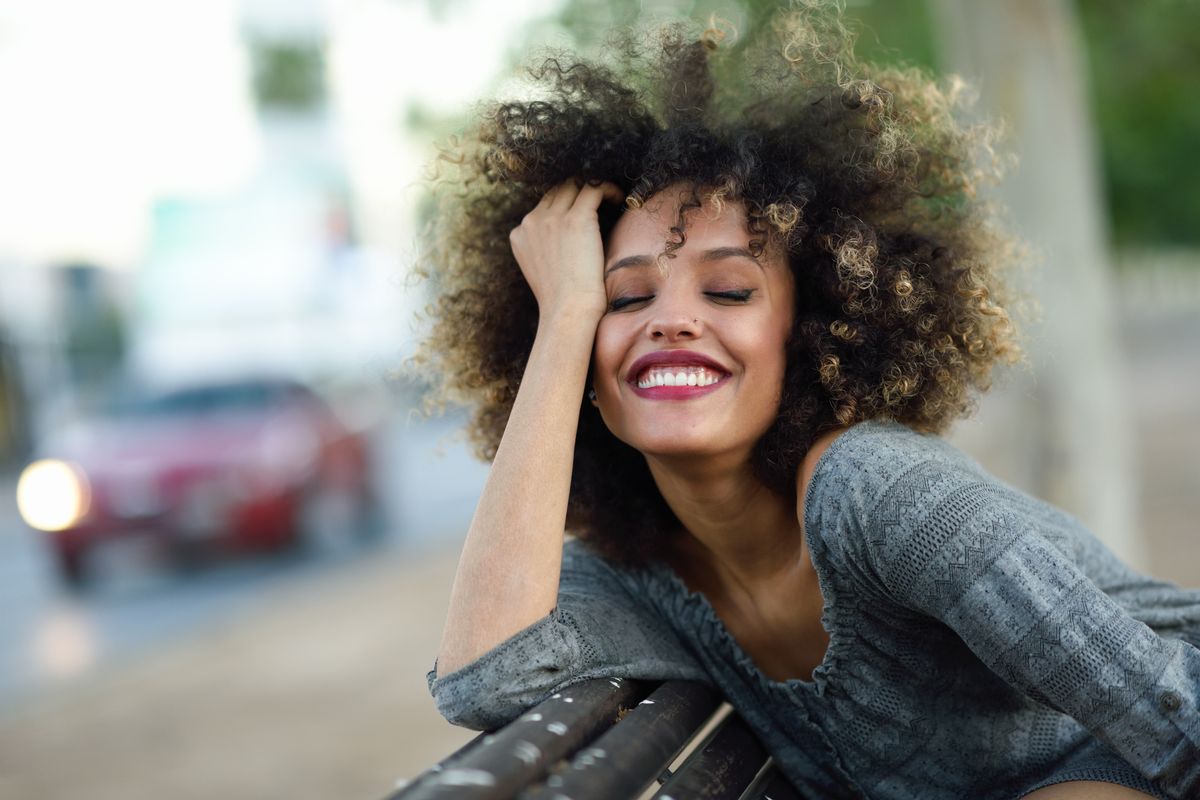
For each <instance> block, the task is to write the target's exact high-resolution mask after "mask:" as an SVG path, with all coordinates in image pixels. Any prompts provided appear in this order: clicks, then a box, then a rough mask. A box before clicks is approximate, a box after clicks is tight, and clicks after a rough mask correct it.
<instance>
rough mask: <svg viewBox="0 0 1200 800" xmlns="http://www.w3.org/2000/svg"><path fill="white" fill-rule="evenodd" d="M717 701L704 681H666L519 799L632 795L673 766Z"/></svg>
mask: <svg viewBox="0 0 1200 800" xmlns="http://www.w3.org/2000/svg"><path fill="white" fill-rule="evenodd" d="M719 703H720V696H719V695H718V694H717V693H716V692H715V691H714V690H713V689H712V688H710V687H709V686H706V685H705V684H702V683H695V682H691V681H668V682H666V683H664V684H662V685H661V686H660V687H659V688H658V689H656V690H655V691H654V692H652V693H651V694H650V696H649V697H647V698H646V699H645V700H643V701H642V702H641V703H640V704H638V706H637V707H636V708H635V709H634V710H633V711H631V712H630V713H629V714H628V715H626V716H625V717H624V718H623V719H622V720H621V722H620V724H619V725H616V726H614V727H613V728H612V729H611V730H609V731H608V732H607V733H605V734H604V735H603V736H601V737H600V738H599V739H597V740H596V742H594V743H593V744H592V745H591V746H589V747H586V748H584V749H583V750H581V751H580V752H579V753H577V754H576V755H575V757H574V758H573V759H572V760H571V763H570V765H569V766H568V767H567V768H566V769H564V770H562V771H561V772H557V773H554V774H551V775H550V777H549V778H548V779H547V780H546V783H545V785H544V786H541V787H537V788H534V789H532V790H530V791H529V792H527V793H525V794H523V795H522V797H523V798H527V800H551V799H552V798H555V797H558V796H566V797H570V798H572V800H593V799H594V800H612V798H620V797H636V796H637V795H638V793H639V792H641V791H642V790H643V789H645V787H647V786H649V785H650V784H651V782H652V781H654V780H655V779H656V778H657V777H658V776H659V775H660V774H662V771H663V770H664V769H666V768H667V767H668V766H669V765H670V764H671V762H672V761H673V760H674V758H675V756H677V755H678V754H679V752H680V751H681V750H682V749H683V747H684V745H686V744H687V743H688V741H689V740H690V739H691V738H692V737H693V736H694V735H695V733H696V730H697V728H699V727H700V726H701V725H703V724H704V722H705V721H706V720H707V719H708V718H709V716H711V715H712V713H713V711H714V710H716V708H717V706H718V705H719Z"/></svg>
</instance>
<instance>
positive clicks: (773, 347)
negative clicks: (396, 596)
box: [438, 181, 1149, 800]
mask: <svg viewBox="0 0 1200 800" xmlns="http://www.w3.org/2000/svg"><path fill="white" fill-rule="evenodd" d="M605 199H607V200H610V201H613V202H619V201H620V200H621V199H622V198H621V195H620V192H619V190H618V189H617V187H616V186H615V185H613V184H602V185H599V186H582V187H581V186H579V185H577V184H576V183H575V182H574V181H567V182H565V183H563V184H561V185H559V186H556V187H554V188H553V189H551V190H550V191H549V192H547V193H546V195H545V196H544V197H543V198H542V200H541V202H539V203H538V205H537V207H536V208H534V209H533V210H532V211H530V213H529V214H528V215H526V217H525V219H524V220H523V221H522V223H521V225H520V226H519V227H518V228H516V229H515V230H513V232H512V234H511V235H510V241H511V244H512V249H513V254H514V256H515V257H516V259H517V263H518V264H519V266H520V267H521V270H522V273H523V274H524V276H525V279H526V280H527V282H528V283H529V285H530V287H531V288H532V290H533V292H534V296H535V297H536V298H537V301H538V309H539V320H538V330H537V334H536V336H535V339H534V344H533V348H532V350H531V352H530V356H529V360H528V363H527V366H526V370H525V373H524V375H523V378H522V382H521V388H520V390H519V391H518V393H517V397H516V401H515V403H514V405H513V409H512V413H511V414H510V416H509V421H508V424H507V426H506V428H505V432H504V436H503V439H502V440H501V443H500V447H499V449H498V451H497V454H496V457H495V459H494V461H493V464H492V469H491V470H490V472H489V477H488V480H487V482H486V483H485V485H484V490H483V493H482V495H481V497H480V501H479V505H478V507H477V508H476V513H475V517H474V518H473V519H472V522H471V527H470V529H469V531H468V534H467V539H466V542H465V543H464V546H463V553H462V557H461V558H460V560H459V566H458V572H457V574H456V576H455V581H454V586H453V588H452V590H451V599H450V608H449V612H448V614H447V619H446V625H445V628H444V632H443V637H442V644H441V647H440V648H439V652H438V672H439V674H441V675H446V674H449V673H450V672H453V671H455V670H457V669H458V668H460V667H462V666H465V665H466V664H468V663H470V662H471V661H474V660H475V659H477V658H479V657H480V656H482V655H483V654H484V653H486V652H487V651H488V650H490V649H491V648H493V647H495V646H496V645H498V644H500V643H501V642H503V641H505V640H506V639H508V638H509V637H511V636H512V635H514V634H516V633H518V632H519V631H521V630H522V629H524V628H526V627H528V626H529V625H532V624H533V623H534V622H537V621H538V620H540V619H541V618H543V617H545V616H546V614H548V613H549V612H550V611H551V610H552V609H553V608H554V606H555V603H556V601H557V595H558V582H559V574H560V566H561V560H562V548H563V531H564V524H565V520H566V509H567V499H568V494H569V490H570V476H571V464H572V460H573V448H574V441H575V435H576V432H577V431H576V429H577V425H578V403H579V398H580V396H581V395H582V394H583V392H584V388H585V387H584V382H585V380H586V375H587V371H588V365H589V360H591V361H592V366H593V375H594V388H595V391H596V404H597V405H598V407H599V409H600V412H601V414H602V415H603V418H604V420H605V422H606V424H607V425H608V426H609V429H610V430H611V431H612V432H613V433H614V435H616V436H618V437H620V438H621V439H622V440H623V441H625V442H627V443H629V444H630V445H632V446H633V447H635V448H637V449H638V450H639V451H640V452H642V453H643V454H644V455H645V456H646V460H647V463H648V464H649V466H650V471H651V474H652V476H653V478H654V481H655V483H656V484H657V486H658V489H659V491H660V492H661V493H662V495H663V497H664V498H665V499H666V501H667V503H668V504H669V505H670V507H671V509H672V510H673V511H674V512H675V514H676V516H678V518H679V520H680V522H682V523H683V526H684V528H685V534H684V535H683V536H681V537H679V539H678V546H677V548H676V550H675V552H674V553H673V554H672V555H671V557H670V561H671V565H672V566H673V567H674V568H675V569H676V571H677V572H678V573H679V574H680V576H681V577H682V578H683V579H684V581H685V583H687V584H688V586H689V588H691V589H692V590H694V591H700V592H702V593H703V594H704V595H705V596H706V597H707V598H708V599H709V601H710V603H711V604H712V605H713V608H714V609H715V610H716V612H717V614H718V615H719V616H720V617H721V619H722V621H723V622H724V623H725V625H726V627H727V628H728V629H729V631H730V633H731V634H732V635H733V636H734V638H735V639H736V640H737V641H738V643H739V644H740V645H741V646H742V647H743V649H744V650H746V652H747V653H748V654H749V655H750V656H751V658H752V659H753V660H754V661H755V663H756V664H757V665H758V666H759V668H760V669H761V670H762V671H763V672H764V674H766V675H767V676H769V677H771V678H774V679H776V680H784V679H789V678H801V679H808V678H810V677H811V675H812V671H813V669H814V668H815V667H816V666H817V665H818V664H819V663H820V662H821V659H822V658H823V655H824V653H825V650H826V649H827V647H828V642H829V638H828V635H827V634H826V632H825V631H824V629H823V628H822V626H821V624H820V614H821V609H822V607H823V600H822V597H821V591H820V587H819V585H818V582H817V578H816V573H815V571H814V570H813V566H812V561H811V558H810V557H809V553H808V548H807V546H806V544H805V537H804V518H803V517H804V511H803V501H804V497H805V492H806V490H807V487H808V485H809V482H810V481H811V479H812V476H813V473H814V471H815V469H816V465H817V462H818V460H819V459H820V456H821V454H822V453H823V452H824V451H825V450H826V449H827V448H828V447H829V445H830V444H831V443H832V442H833V441H834V439H836V437H837V436H838V435H839V434H840V431H836V430H835V431H830V432H828V433H826V434H825V435H823V436H821V437H820V438H819V439H818V440H817V441H816V443H815V444H814V446H813V447H812V448H811V449H810V451H809V452H808V454H807V455H806V457H805V459H804V461H803V463H802V465H801V469H800V474H799V475H798V476H797V485H796V488H797V497H798V498H799V500H798V501H797V502H796V503H793V502H792V501H790V500H787V499H784V498H781V497H779V496H778V495H775V494H773V493H772V492H770V491H768V490H767V489H766V488H765V487H764V486H763V485H762V484H761V483H759V482H758V481H757V480H756V479H755V478H754V476H753V474H752V472H751V470H750V451H751V448H752V447H753V444H754V442H755V441H756V440H757V438H758V437H760V436H761V435H762V434H763V433H764V432H765V431H766V429H767V427H768V426H769V425H770V424H771V420H772V419H773V417H774V415H775V413H776V411H777V410H778V405H779V395H780V387H781V385H782V378H783V371H784V367H785V363H784V349H783V347H784V342H785V340H786V337H787V333H788V330H789V327H790V324H791V319H792V313H793V309H792V276H791V273H790V271H789V269H788V268H787V265H786V262H785V260H784V259H783V258H782V256H780V255H779V254H772V253H770V252H767V253H765V254H763V255H762V256H760V258H759V259H757V260H755V259H752V258H747V257H745V256H727V257H723V258H720V259H712V258H710V257H709V256H710V255H711V253H712V252H713V251H714V250H717V251H725V252H728V251H729V250H738V249H743V250H744V249H748V246H749V239H750V237H749V234H748V232H747V231H746V230H745V211H744V209H743V208H742V207H741V206H740V205H739V204H736V203H728V204H726V205H725V207H724V209H723V210H722V211H721V212H720V213H719V214H713V213H711V212H709V213H706V212H703V211H700V212H693V215H694V218H692V219H689V226H688V231H687V240H686V243H685V244H684V246H683V247H681V248H680V249H679V250H678V251H676V257H675V258H674V259H672V260H670V262H669V263H668V264H666V268H665V269H662V270H660V269H659V267H658V265H656V264H655V263H654V256H655V255H657V254H658V253H659V252H660V251H661V249H662V244H663V242H665V241H667V240H668V238H670V236H669V228H670V227H671V225H673V224H674V221H675V219H676V216H677V210H678V203H679V193H678V189H677V188H669V189H667V190H665V191H664V192H662V193H661V194H660V198H659V201H658V202H652V203H649V204H647V205H646V206H645V207H643V208H641V209H637V210H632V211H628V212H627V213H626V214H625V215H623V216H622V218H621V220H620V221H619V222H618V224H617V226H616V228H615V229H614V231H613V233H612V237H611V239H610V242H609V249H608V253H607V254H606V253H605V252H604V247H603V243H602V241H601V237H600V232H599V225H598V222H597V214H596V210H597V208H598V207H599V204H600V203H601V202H602V201H603V200H605ZM630 256H647V259H645V260H644V261H645V262H646V263H639V264H637V265H630V266H625V267H622V268H621V269H612V268H613V267H614V266H616V265H617V264H618V263H619V262H621V261H624V260H626V259H628V258H629V257H630ZM746 290H750V292H749V295H748V296H747V298H746V299H745V300H744V301H742V300H738V301H736V302H734V301H731V299H730V298H728V297H720V296H715V295H717V294H719V293H723V292H727V291H739V292H745V291H746ZM630 297H635V298H641V299H639V300H638V301H637V302H634V303H625V302H624V301H625V300H627V299H628V298H630ZM614 301H617V304H618V305H620V306H621V307H620V308H613V305H614ZM662 349H693V350H696V351H698V352H703V353H704V354H705V355H706V356H708V357H709V358H711V359H713V360H714V361H715V362H717V364H719V365H720V367H721V369H722V371H723V372H724V373H726V375H725V378H726V379H725V380H724V381H723V383H722V384H721V385H720V386H719V387H718V388H717V389H715V390H713V391H711V392H708V393H705V394H702V395H700V396H698V397H692V398H689V399H684V400H674V401H665V400H661V399H659V400H656V399H647V398H645V397H641V396H639V395H638V394H637V393H636V392H634V391H633V390H632V386H631V384H630V383H629V379H630V377H631V376H630V374H629V373H630V370H631V367H632V365H633V362H634V361H635V360H636V359H637V358H639V357H641V356H643V355H645V354H646V353H648V352H653V351H656V350H662ZM632 377H635V378H636V376H632ZM1148 796H1149V795H1145V794H1143V793H1141V792H1136V791H1133V790H1130V789H1125V788H1123V787H1119V786H1114V785H1111V784H1107V783H1095V782H1085V781H1073V782H1069V783H1062V784H1058V785H1055V786H1050V787H1047V788H1045V789H1042V790H1039V791H1037V792H1034V793H1033V794H1031V795H1029V797H1030V798H1033V799H1034V800H1069V798H1081V799H1082V798H1106V799H1107V800H1121V799H1122V798H1138V797H1148Z"/></svg>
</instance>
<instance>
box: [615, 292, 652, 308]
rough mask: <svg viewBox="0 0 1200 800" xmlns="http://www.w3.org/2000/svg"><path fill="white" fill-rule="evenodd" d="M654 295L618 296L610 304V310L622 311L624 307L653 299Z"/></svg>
mask: <svg viewBox="0 0 1200 800" xmlns="http://www.w3.org/2000/svg"><path fill="white" fill-rule="evenodd" d="M653 299H654V295H652V294H648V295H645V296H644V297H618V298H616V299H615V300H613V301H612V302H611V303H609V304H608V310H609V311H620V310H621V309H622V308H626V307H627V306H632V305H634V304H636V303H645V302H647V301H648V300H653Z"/></svg>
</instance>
